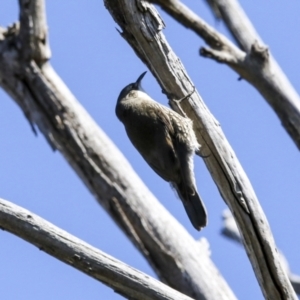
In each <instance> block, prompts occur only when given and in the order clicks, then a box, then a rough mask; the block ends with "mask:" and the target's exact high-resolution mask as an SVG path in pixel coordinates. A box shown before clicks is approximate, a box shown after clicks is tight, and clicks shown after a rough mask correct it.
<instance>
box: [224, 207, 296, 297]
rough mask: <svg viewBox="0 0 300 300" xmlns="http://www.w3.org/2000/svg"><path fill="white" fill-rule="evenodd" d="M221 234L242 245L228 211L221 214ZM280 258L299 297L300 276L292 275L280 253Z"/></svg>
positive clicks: (239, 235)
mask: <svg viewBox="0 0 300 300" xmlns="http://www.w3.org/2000/svg"><path fill="white" fill-rule="evenodd" d="M221 234H222V235H223V236H225V237H227V238H228V239H230V240H232V241H235V242H237V243H238V244H240V245H243V241H242V237H241V234H240V232H239V230H238V227H237V226H236V223H235V220H234V218H233V216H232V214H231V212H230V211H229V210H224V212H223V227H222V230H221ZM280 258H281V261H282V264H283V267H284V268H285V270H286V273H287V274H288V277H289V280H290V282H291V284H292V286H293V288H294V290H295V292H296V294H298V295H300V276H299V275H297V274H294V273H292V271H291V269H290V266H289V263H288V261H287V259H286V257H285V256H284V255H283V254H282V252H280Z"/></svg>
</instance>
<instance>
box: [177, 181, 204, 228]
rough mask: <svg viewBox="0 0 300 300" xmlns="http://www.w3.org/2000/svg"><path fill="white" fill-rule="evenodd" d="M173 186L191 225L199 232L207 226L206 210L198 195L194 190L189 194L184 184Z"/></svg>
mask: <svg viewBox="0 0 300 300" xmlns="http://www.w3.org/2000/svg"><path fill="white" fill-rule="evenodd" d="M173 186H174V188H175V189H176V191H177V193H178V195H179V197H180V199H181V201H182V203H183V206H184V208H185V211H186V213H187V215H188V217H189V219H190V221H191V223H192V224H193V226H194V227H195V229H197V230H199V231H200V230H201V229H202V228H203V227H205V226H206V225H207V213H206V208H205V206H204V203H203V201H202V200H201V198H200V195H199V194H198V193H197V191H196V190H195V191H194V193H193V194H191V193H189V192H188V191H187V190H186V189H185V187H184V184H176V185H175V184H174V185H173Z"/></svg>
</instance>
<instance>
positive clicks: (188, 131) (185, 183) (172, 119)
mask: <svg viewBox="0 0 300 300" xmlns="http://www.w3.org/2000/svg"><path fill="white" fill-rule="evenodd" d="M145 74H146V72H144V73H143V74H141V75H140V76H139V78H138V79H137V81H136V82H134V83H131V84H129V85H127V86H126V87H124V88H123V90H122V91H121V93H120V95H119V98H118V101H117V105H116V115H117V117H118V118H119V120H120V121H121V122H122V123H123V124H124V126H125V129H126V133H127V135H128V137H129V139H130V141H131V142H132V144H133V145H134V146H135V148H136V149H137V150H138V151H139V152H140V154H141V155H142V157H143V158H144V159H145V161H146V162H147V163H148V164H149V165H150V167H151V168H152V169H153V170H154V171H155V172H156V173H157V174H158V175H159V176H160V177H162V178H163V179H164V180H166V181H168V182H170V183H171V185H172V186H173V187H174V188H175V190H176V191H177V193H178V196H179V198H180V199H181V201H182V203H183V205H184V208H185V210H186V212H187V214H188V216H189V219H190V221H191V223H192V224H193V226H194V227H195V228H196V229H197V230H201V228H203V227H205V226H206V225H207V214H206V209H205V206H204V204H203V202H202V200H201V198H200V196H199V194H198V192H197V187H196V182H195V176H194V162H193V155H194V153H195V151H197V150H199V144H198V142H197V140H196V136H195V133H194V131H193V128H192V121H191V120H189V119H188V118H184V117H182V116H181V115H179V114H178V113H176V112H175V111H173V110H171V109H169V108H168V107H166V106H163V105H161V104H159V103H157V102H156V101H154V100H153V99H151V98H150V97H149V96H148V95H147V94H146V93H145V92H143V90H142V88H141V81H142V79H143V77H144V76H145Z"/></svg>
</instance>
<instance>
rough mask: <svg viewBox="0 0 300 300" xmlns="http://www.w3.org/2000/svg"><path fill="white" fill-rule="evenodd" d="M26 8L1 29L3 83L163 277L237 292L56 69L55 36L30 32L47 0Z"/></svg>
mask: <svg viewBox="0 0 300 300" xmlns="http://www.w3.org/2000/svg"><path fill="white" fill-rule="evenodd" d="M38 3H40V4H38ZM20 10H21V15H23V14H25V16H23V17H22V18H21V19H20V21H21V23H20V25H19V24H15V25H14V26H12V27H10V28H8V29H7V30H6V29H3V30H2V31H1V33H2V34H1V36H0V85H1V87H2V88H3V89H4V90H5V91H6V92H7V93H8V94H9V95H11V97H12V98H13V99H14V100H15V101H16V103H17V104H18V105H19V106H20V108H21V109H22V110H23V112H24V114H25V116H26V117H27V119H28V120H29V122H30V124H31V125H32V129H33V130H34V131H35V127H34V126H35V125H36V126H38V128H39V130H40V131H41V132H42V133H43V135H44V136H45V137H46V139H47V141H48V142H49V144H50V145H51V147H52V148H53V149H57V150H59V151H60V152H61V153H62V154H63V156H64V157H65V158H66V160H67V161H68V162H69V164H70V165H71V166H72V168H73V169H74V170H75V171H76V173H77V174H78V175H79V176H80V178H81V179H82V180H83V181H84V183H85V184H86V186H87V187H88V188H89V190H90V191H91V193H92V194H93V195H94V196H95V198H96V199H97V200H98V202H99V203H100V204H101V205H102V206H103V207H104V208H105V209H106V211H107V212H108V213H109V214H110V216H111V217H112V218H113V219H114V221H115V222H116V223H117V224H118V225H119V227H120V228H121V229H122V230H123V231H124V232H125V234H126V235H127V236H128V238H129V239H130V240H131V241H132V242H133V243H134V245H135V246H136V247H137V248H138V249H139V250H140V251H141V253H142V254H143V255H144V256H145V258H146V259H147V260H148V262H149V263H150V264H151V266H152V267H153V269H154V270H155V271H156V273H157V274H158V276H159V278H160V279H161V280H163V281H164V282H166V283H167V284H168V285H170V286H171V287H174V288H175V289H177V290H179V291H181V292H182V293H185V294H187V295H189V296H191V297H193V298H194V299H203V300H204V299H211V300H220V299H236V298H235V296H234V294H233V293H232V291H231V290H230V288H229V287H228V285H227V283H226V282H225V280H224V279H223V278H222V277H221V276H220V273H219V271H218V270H217V269H216V267H215V266H214V264H213V263H212V261H211V260H210V258H209V257H208V255H207V251H205V250H203V247H199V243H198V242H196V241H195V240H194V239H193V238H192V237H191V236H190V235H189V234H188V233H187V231H186V230H185V229H184V228H183V227H182V226H181V225H180V224H179V223H178V222H177V221H176V220H175V219H174V218H173V217H172V216H171V215H170V214H169V213H168V212H167V211H166V209H165V208H164V207H163V206H162V205H161V204H160V203H159V202H158V201H157V200H156V199H155V197H154V196H153V195H152V194H151V193H150V191H149V190H148V189H147V187H146V186H145V185H144V184H143V183H142V181H141V180H140V179H139V177H138V176H137V175H136V174H135V172H134V171H133V170H132V168H131V166H130V165H129V164H128V162H127V161H126V159H125V158H124V157H123V155H122V154H121V153H120V151H119V150H118V149H117V148H116V147H115V146H114V145H113V143H112V142H111V141H110V140H109V138H108V137H107V136H106V135H105V134H104V133H103V132H102V131H101V129H100V128H99V127H98V126H97V125H96V124H95V122H94V121H93V120H92V119H91V117H90V116H89V115H88V114H87V112H86V111H85V110H84V108H83V107H82V106H81V105H80V104H79V103H78V101H77V100H76V99H75V97H74V96H73V95H72V94H71V92H70V91H69V90H68V88H67V87H66V86H65V85H64V83H63V82H62V81H61V79H60V78H59V77H58V75H57V74H56V73H55V71H54V70H53V69H52V67H51V65H50V63H49V62H47V58H48V57H49V53H50V50H49V47H48V45H47V37H45V36H44V37H43V38H42V39H40V38H39V37H26V36H25V37H23V36H22V35H36V34H37V33H38V32H40V31H39V30H37V28H35V27H37V26H40V25H39V24H40V19H41V20H45V19H46V18H45V15H43V16H42V14H44V11H43V1H42V0H39V1H38V0H35V1H33V0H32V1H20ZM35 10H38V13H37V11H35ZM26 14H28V16H27V17H26ZM33 16H35V17H34V18H33ZM38 18H40V19H39V20H37V19H38ZM28 19H30V20H31V22H27V20H28ZM23 26H25V27H26V26H27V27H28V26H29V30H22V27H23ZM41 28H46V25H45V24H44V26H41ZM28 43H30V45H28ZM35 44H37V45H36V46H34V45H35ZM40 44H41V45H40ZM30 49H31V50H30ZM35 49H43V50H41V51H42V52H43V51H45V53H40V54H38V55H37V54H36V53H37V52H39V51H36V50H35ZM24 51H25V53H26V54H24V53H23V52H24ZM34 124H35V125H34ZM179 237H180V238H179Z"/></svg>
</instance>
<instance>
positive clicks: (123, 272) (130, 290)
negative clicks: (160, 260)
mask: <svg viewBox="0 0 300 300" xmlns="http://www.w3.org/2000/svg"><path fill="white" fill-rule="evenodd" d="M0 227H1V229H3V230H7V231H9V232H11V233H13V234H14V235H16V236H18V237H20V238H22V239H23V240H25V241H27V242H29V243H31V244H33V245H35V246H36V247H38V248H39V249H40V250H42V251H44V252H46V253H48V254H50V255H51V256H53V257H55V258H57V259H59V260H60V261H62V262H64V263H66V264H68V265H70V266H72V267H73V268H76V269H77V270H79V271H81V272H83V273H85V274H87V275H88V276H90V277H93V278H94V279H96V280H99V281H101V282H102V283H104V284H106V285H108V286H109V287H111V288H112V289H114V290H115V291H116V292H117V293H119V294H122V295H123V296H124V297H125V298H128V299H136V300H139V299H145V300H147V299H148V300H152V299H157V300H173V299H182V300H191V298H190V297H187V296H185V295H183V294H181V293H179V292H177V291H175V290H173V289H171V288H170V287H168V286H166V285H165V284H163V283H161V282H159V281H157V280H156V279H154V278H151V277H150V276H148V275H146V274H144V273H142V272H140V271H138V270H136V269H134V268H132V267H130V266H128V265H126V264H124V263H123V262H121V261H119V260H117V259H115V258H113V257H111V256H110V255H108V254H106V253H104V252H102V251H100V250H98V249H96V248H94V247H92V246H90V245H89V244H87V243H85V242H84V241H82V240H80V239H78V238H76V237H74V236H73V235H71V234H69V233H67V232H66V231H64V230H62V229H60V228H58V227H56V226H54V225H53V224H51V223H49V222H47V221H46V220H44V219H42V218H41V217H39V216H37V215H35V214H33V213H32V212H30V211H28V210H26V209H24V208H22V207H20V206H17V205H15V204H13V203H11V202H9V201H6V200H3V199H0Z"/></svg>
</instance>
